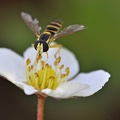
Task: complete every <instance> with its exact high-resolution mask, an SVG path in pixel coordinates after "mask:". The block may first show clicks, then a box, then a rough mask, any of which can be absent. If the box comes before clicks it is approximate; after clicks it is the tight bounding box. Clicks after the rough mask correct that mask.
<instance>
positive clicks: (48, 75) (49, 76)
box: [26, 53, 69, 90]
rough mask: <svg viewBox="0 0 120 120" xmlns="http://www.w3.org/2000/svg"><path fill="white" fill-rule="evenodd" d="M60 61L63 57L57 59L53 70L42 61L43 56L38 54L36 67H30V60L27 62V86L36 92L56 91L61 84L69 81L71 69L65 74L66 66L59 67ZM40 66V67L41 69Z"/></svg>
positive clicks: (67, 69)
mask: <svg viewBox="0 0 120 120" xmlns="http://www.w3.org/2000/svg"><path fill="white" fill-rule="evenodd" d="M60 61H61V57H58V58H55V61H54V68H53V67H52V66H51V65H49V64H48V63H46V62H45V61H44V60H42V56H41V55H40V54H38V53H37V57H36V60H35V64H34V65H30V63H31V61H30V59H29V58H28V59H27V61H26V68H27V69H26V78H27V84H29V85H30V86H33V87H34V88H35V89H36V90H43V89H46V88H49V89H53V90H55V89H56V88H57V87H58V86H59V85H60V84H61V83H63V82H66V81H67V78H68V75H69V67H67V68H66V69H65V72H64V73H63V72H62V71H63V68H64V65H61V66H59V64H60ZM38 65H40V67H39V69H38ZM58 68H59V69H58Z"/></svg>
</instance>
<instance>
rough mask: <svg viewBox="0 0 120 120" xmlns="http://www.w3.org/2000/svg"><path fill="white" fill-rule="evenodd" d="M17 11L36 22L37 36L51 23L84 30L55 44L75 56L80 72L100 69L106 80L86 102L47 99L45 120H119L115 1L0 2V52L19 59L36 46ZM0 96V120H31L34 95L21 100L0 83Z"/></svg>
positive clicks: (119, 32)
mask: <svg viewBox="0 0 120 120" xmlns="http://www.w3.org/2000/svg"><path fill="white" fill-rule="evenodd" d="M22 11H24V12H27V13H30V14H31V15H32V16H33V17H34V18H35V17H37V18H38V20H39V21H40V25H41V26H42V28H43V30H44V28H45V27H46V25H47V24H48V23H49V22H50V21H51V20H53V19H55V18H61V19H63V21H64V25H63V27H66V26H68V25H71V24H75V23H79V24H84V25H85V26H86V27H87V29H86V30H84V31H82V32H79V33H75V34H73V35H69V36H65V37H62V38H60V39H58V40H57V42H58V43H61V44H63V45H64V46H65V47H67V48H69V49H70V50H72V51H73V52H74V53H75V54H76V56H77V58H78V60H79V62H80V69H81V70H80V71H81V72H89V71H93V70H97V69H104V70H106V71H108V72H109V73H110V74H111V78H110V81H109V82H108V83H107V84H106V85H105V87H104V88H103V89H102V90H101V91H99V92H98V93H96V94H95V95H92V96H90V97H86V98H77V99H76V98H74V99H67V100H56V99H53V98H47V100H46V104H45V120H120V114H119V111H120V12H119V11H120V1H118V0H29V1H27V0H24V1H23V0H21V1H15V0H11V1H8V0H4V2H2V1H0V47H7V48H10V49H13V50H14V51H16V52H17V53H19V54H20V55H22V54H23V52H24V50H25V49H26V48H27V47H29V46H30V45H31V43H34V41H35V40H36V36H35V35H34V33H33V32H32V31H31V30H30V29H29V28H28V27H27V26H26V25H25V23H24V22H23V21H22V19H21V17H20V12H22ZM18 69H19V68H18ZM0 95H1V96H0V120H36V111H37V110H36V105H37V98H36V96H35V95H32V96H27V95H25V94H24V93H23V91H21V90H20V89H19V88H17V87H16V86H14V85H13V84H11V83H10V82H8V81H7V80H5V79H3V78H0Z"/></svg>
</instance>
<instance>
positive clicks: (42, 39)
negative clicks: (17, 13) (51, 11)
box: [21, 12, 85, 58]
mask: <svg viewBox="0 0 120 120" xmlns="http://www.w3.org/2000/svg"><path fill="white" fill-rule="evenodd" d="M21 17H22V19H23V20H24V22H25V23H26V24H27V25H28V27H29V28H30V29H31V30H32V31H33V32H34V33H35V34H36V36H37V37H38V38H37V40H36V41H35V43H34V48H35V49H36V50H37V51H39V53H40V54H42V53H43V52H46V54H47V58H48V53H47V51H48V50H49V48H56V47H58V51H57V52H56V54H55V57H56V55H57V53H59V52H60V48H61V47H62V45H61V44H52V45H51V43H52V42H53V41H55V40H56V39H57V38H59V37H62V36H64V35H68V34H72V33H74V32H77V31H80V30H83V29H85V27H84V25H79V24H74V25H70V26H68V27H66V28H64V29H63V30H62V31H60V32H59V30H60V29H61V27H62V24H63V22H62V20H60V19H55V20H53V21H52V22H50V23H49V24H48V25H47V27H46V29H45V30H44V32H42V33H40V31H41V27H40V26H39V25H38V24H39V21H38V20H37V19H36V18H35V19H34V20H33V19H32V17H31V15H29V14H27V13H24V12H22V13H21Z"/></svg>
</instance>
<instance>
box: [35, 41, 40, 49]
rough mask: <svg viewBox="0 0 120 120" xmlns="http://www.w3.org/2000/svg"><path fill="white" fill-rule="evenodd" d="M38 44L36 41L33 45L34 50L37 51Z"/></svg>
mask: <svg viewBox="0 0 120 120" xmlns="http://www.w3.org/2000/svg"><path fill="white" fill-rule="evenodd" d="M39 43H40V41H38V40H37V41H36V42H35V43H34V48H35V49H36V50H37V46H38V44H39Z"/></svg>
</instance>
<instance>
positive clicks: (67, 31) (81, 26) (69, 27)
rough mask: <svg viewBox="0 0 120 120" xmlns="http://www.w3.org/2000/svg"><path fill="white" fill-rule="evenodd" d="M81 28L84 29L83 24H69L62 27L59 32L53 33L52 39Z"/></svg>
mask: <svg viewBox="0 0 120 120" xmlns="http://www.w3.org/2000/svg"><path fill="white" fill-rule="evenodd" d="M83 29H85V26H84V25H79V24H75V25H70V26H68V27H66V28H64V29H63V30H62V31H61V32H60V33H58V34H57V35H55V36H54V39H56V38H59V37H61V36H64V35H68V34H72V33H74V32H77V31H80V30H83Z"/></svg>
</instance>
